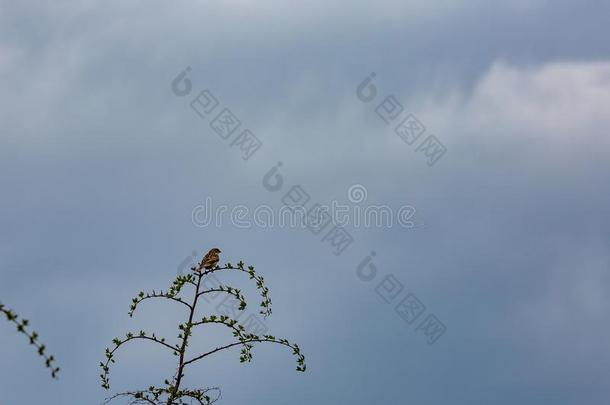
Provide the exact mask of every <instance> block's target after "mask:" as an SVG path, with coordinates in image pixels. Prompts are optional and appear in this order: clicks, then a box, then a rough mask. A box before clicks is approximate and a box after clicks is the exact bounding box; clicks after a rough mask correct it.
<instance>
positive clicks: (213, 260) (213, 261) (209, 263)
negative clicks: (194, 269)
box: [199, 248, 220, 271]
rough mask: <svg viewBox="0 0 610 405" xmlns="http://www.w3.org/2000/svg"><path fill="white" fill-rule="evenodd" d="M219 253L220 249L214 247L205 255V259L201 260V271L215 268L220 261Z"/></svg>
mask: <svg viewBox="0 0 610 405" xmlns="http://www.w3.org/2000/svg"><path fill="white" fill-rule="evenodd" d="M219 253H220V249H218V248H213V249H211V250H210V251H209V252H208V253H207V254H206V255H205V256H203V259H202V260H201V263H200V264H199V271H201V269H208V270H209V269H213V268H214V267H216V265H217V264H218V262H219V261H220V257H219V256H218V254H219Z"/></svg>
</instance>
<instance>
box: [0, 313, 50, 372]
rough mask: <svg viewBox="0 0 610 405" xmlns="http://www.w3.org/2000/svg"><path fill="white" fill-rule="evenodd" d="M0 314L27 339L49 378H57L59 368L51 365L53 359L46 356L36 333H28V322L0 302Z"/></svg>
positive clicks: (44, 348)
mask: <svg viewBox="0 0 610 405" xmlns="http://www.w3.org/2000/svg"><path fill="white" fill-rule="evenodd" d="M0 314H4V316H5V317H6V319H7V320H8V321H9V322H11V323H13V324H15V325H16V326H17V331H18V332H19V333H21V334H23V335H25V336H26V337H27V338H28V340H29V341H30V344H31V345H32V346H34V347H35V348H36V351H37V353H38V355H39V356H41V357H42V358H43V359H44V364H45V367H46V368H48V369H50V370H51V377H52V378H57V373H59V370H60V369H59V367H55V366H54V365H53V364H54V362H55V357H53V355H47V354H46V346H45V345H44V344H42V343H39V341H38V333H36V332H35V331H32V332H31V333H30V332H28V330H27V327H28V326H29V324H30V322H29V321H28V320H27V319H21V320H20V319H19V315H17V314H16V313H15V312H13V311H12V310H10V309H8V308H6V307H5V306H4V305H3V304H2V303H1V302H0Z"/></svg>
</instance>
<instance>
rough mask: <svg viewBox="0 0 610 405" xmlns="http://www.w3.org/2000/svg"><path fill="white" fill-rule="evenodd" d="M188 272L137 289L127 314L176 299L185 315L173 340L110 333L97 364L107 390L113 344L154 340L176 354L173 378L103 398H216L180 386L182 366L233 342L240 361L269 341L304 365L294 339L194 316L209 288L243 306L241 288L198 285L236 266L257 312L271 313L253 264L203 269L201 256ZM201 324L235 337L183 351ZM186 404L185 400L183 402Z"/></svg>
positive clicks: (172, 403)
mask: <svg viewBox="0 0 610 405" xmlns="http://www.w3.org/2000/svg"><path fill="white" fill-rule="evenodd" d="M191 270H192V273H191V274H188V275H184V276H182V275H180V276H178V277H177V278H176V279H175V280H174V282H173V283H172V285H171V287H170V288H169V289H168V290H167V291H163V290H161V291H159V292H157V291H154V290H153V291H152V293H145V292H140V293H139V294H138V295H137V296H136V297H135V298H133V299H132V302H131V305H130V308H129V316H130V317H133V315H134V313H135V311H136V309H137V308H138V307H139V305H140V304H141V303H142V302H144V301H147V300H150V299H167V300H169V301H173V302H177V303H180V304H182V305H184V306H185V307H187V308H188V320H187V321H186V322H183V323H180V324H179V325H178V329H179V334H178V343H176V344H171V343H167V341H166V340H165V339H164V338H159V337H157V336H156V335H155V334H154V333H153V334H148V333H146V332H144V331H140V332H139V333H127V334H126V336H125V337H124V338H115V339H114V340H113V345H114V346H113V347H112V349H110V348H107V349H106V360H105V361H104V362H101V363H100V367H101V369H102V373H101V374H100V378H101V380H102V387H103V388H104V389H107V390H108V389H110V378H109V374H110V366H111V365H112V364H113V363H115V354H116V352H117V351H118V349H119V348H120V347H122V346H124V345H125V344H127V343H129V342H131V341H135V340H144V341H149V342H152V343H154V344H158V345H161V346H163V347H164V348H166V349H168V350H170V351H171V353H172V354H173V355H174V356H176V357H177V358H178V361H177V370H176V372H175V374H174V377H173V378H172V379H171V380H167V379H166V380H165V381H164V384H165V386H163V387H155V386H150V387H148V389H145V390H141V391H130V392H124V393H120V394H116V395H114V396H113V397H111V398H109V399H108V400H107V402H110V401H112V400H113V399H116V398H120V397H129V398H131V399H132V401H133V402H131V403H132V404H156V405H160V404H166V405H177V404H186V403H187V402H185V401H186V400H189V401H191V400H195V401H197V403H199V404H202V405H209V404H211V403H214V402H216V401H217V400H218V399H219V398H220V393H219V392H220V390H219V389H218V388H206V389H186V388H182V385H183V377H184V376H185V371H186V368H187V366H189V365H191V364H193V363H196V362H198V361H200V360H202V359H204V358H206V357H208V356H210V355H212V354H215V353H218V352H220V351H224V350H228V349H231V348H233V347H237V346H240V347H241V352H240V357H239V359H240V362H242V363H244V362H250V361H251V360H252V348H253V347H254V344H256V343H273V344H277V345H281V346H285V347H288V348H290V349H292V352H293V355H294V356H295V357H296V362H297V367H296V370H297V371H301V372H304V371H305V370H306V365H305V356H304V355H303V354H302V353H301V350H300V348H299V346H298V345H297V344H296V343H290V342H289V341H288V340H286V339H279V338H276V337H275V336H273V335H263V336H258V335H255V334H252V333H248V332H247V331H246V328H245V327H244V325H242V324H240V323H239V322H238V321H237V320H235V319H231V318H229V317H227V316H225V315H221V316H217V315H209V316H207V317H203V318H201V319H200V320H195V315H196V312H197V311H196V309H197V304H198V303H199V298H201V297H202V296H204V295H205V294H211V293H224V294H228V295H231V296H233V297H234V298H236V299H237V300H238V301H239V310H244V309H245V308H246V306H247V302H246V298H245V296H244V295H243V294H242V292H241V290H239V289H237V288H233V287H231V286H227V285H219V286H216V287H214V288H209V289H205V288H203V285H202V284H203V279H204V277H206V276H208V275H209V274H212V273H215V272H220V271H227V272H229V271H239V272H243V273H246V274H248V277H249V279H250V280H253V281H254V283H255V285H256V288H257V290H258V292H259V294H260V296H261V302H260V304H259V306H260V313H261V314H262V315H263V316H265V317H267V316H269V315H271V313H272V311H271V299H270V298H269V289H268V288H267V287H266V286H265V281H264V278H263V277H262V276H259V275H257V274H256V271H255V270H254V267H253V266H248V267H247V268H246V267H245V265H244V263H243V262H242V261H240V262H239V263H237V265H236V266H235V267H234V266H233V265H231V263H227V264H226V265H225V266H224V267H219V266H216V267H214V268H209V269H205V268H204V267H203V261H202V262H201V263H200V264H199V266H197V267H193V268H191ZM186 286H188V287H191V293H190V298H188V299H186V298H183V296H182V295H183V290H184V288H185V287H186ZM206 324H220V325H224V326H225V327H227V328H230V329H231V330H232V333H233V337H234V338H235V341H234V342H232V343H229V344H226V345H224V346H220V347H216V348H215V349H213V350H210V351H208V352H205V353H200V354H197V355H194V356H192V357H188V356H187V351H188V350H187V349H188V346H189V341H190V339H191V337H192V334H193V329H194V328H195V327H199V326H203V325H206ZM210 391H218V395H216V396H215V397H212V396H210V395H208V393H209V392H210ZM189 403H190V402H189Z"/></svg>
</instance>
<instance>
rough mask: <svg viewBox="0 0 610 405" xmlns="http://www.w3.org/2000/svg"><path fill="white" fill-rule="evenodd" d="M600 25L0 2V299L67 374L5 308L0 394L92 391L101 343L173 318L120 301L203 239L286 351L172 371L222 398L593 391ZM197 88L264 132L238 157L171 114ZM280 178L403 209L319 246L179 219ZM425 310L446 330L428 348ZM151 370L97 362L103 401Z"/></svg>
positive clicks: (171, 327) (602, 259) (155, 377)
mask: <svg viewBox="0 0 610 405" xmlns="http://www.w3.org/2000/svg"><path fill="white" fill-rule="evenodd" d="M608 16H610V4H609V3H608V2H604V1H590V2H586V3H583V4H581V3H576V2H568V1H552V2H551V1H545V0H518V1H513V2H499V1H478V0H473V1H458V0H453V1H452V0H447V1H442V2H429V3H426V4H424V3H423V2H415V1H402V2H397V1H391V0H384V1H380V2H366V1H360V0H357V1H351V2H339V1H334V2H323V1H318V0H313V1H309V2H301V1H296V2H290V3H289V2H280V1H276V0H274V1H259V2H253V1H249V0H236V1H231V2H218V1H216V2H214V1H179V2H162V1H147V2H144V1H125V2H101V1H83V2H79V3H78V4H76V3H73V2H69V1H63V0H62V1H57V2H53V3H46V2H36V3H35V2H10V1H3V0H0V84H1V88H2V95H0V190H2V193H1V196H2V198H0V208H1V212H2V215H0V225H1V226H0V269H1V270H0V275H1V277H0V300H2V302H3V303H5V304H6V305H8V306H10V307H12V308H14V309H16V310H17V311H18V312H19V313H20V314H22V315H23V316H25V317H26V318H28V319H30V321H31V322H32V324H33V325H35V328H36V330H37V331H38V332H39V333H40V335H41V336H42V337H43V338H44V340H45V342H46V343H47V344H48V346H49V348H50V349H51V350H52V351H53V353H54V354H55V356H56V357H57V359H58V363H59V365H60V366H61V367H62V369H63V370H62V373H61V377H60V379H59V380H58V381H51V379H50V378H49V377H48V375H47V374H48V373H47V371H46V370H45V369H44V368H43V367H41V365H40V364H39V359H38V358H37V357H36V356H35V355H34V354H33V353H32V350H31V348H30V347H28V346H27V344H26V342H24V341H23V339H22V336H19V335H17V334H16V333H15V332H14V331H13V330H12V327H10V325H9V324H8V323H6V322H4V323H0V336H2V342H3V344H2V345H1V347H0V356H1V358H2V364H3V365H4V367H2V369H0V403H2V404H13V403H27V404H30V403H32V404H35V403H42V402H44V403H52V404H83V403H85V404H88V403H92V404H97V403H101V402H102V401H103V399H104V398H105V397H107V396H108V395H109V393H108V392H105V391H104V390H102V389H101V387H100V386H99V385H100V384H99V377H98V374H99V370H98V363H99V361H101V360H102V359H103V353H104V349H105V347H107V346H108V345H109V344H110V342H111V340H112V338H114V337H115V336H118V335H121V334H123V333H125V332H127V331H129V330H140V329H146V330H155V331H158V332H159V334H164V335H165V336H167V337H168V338H170V337H173V336H175V333H176V332H175V326H176V322H175V321H173V319H176V317H177V316H179V315H181V312H180V310H179V309H178V308H174V307H173V306H171V305H168V304H166V305H161V304H159V303H156V304H151V305H150V306H148V307H142V308H141V312H139V313H138V314H137V315H136V316H135V317H134V318H133V319H130V318H129V317H128V316H127V310H128V307H129V303H130V300H131V298H132V296H134V294H135V293H137V292H138V291H140V290H152V289H160V288H167V286H169V285H170V283H171V281H172V279H173V278H174V277H175V276H176V274H177V272H178V271H179V267H180V264H181V263H183V262H185V260H187V259H188V258H189V257H190V255H191V254H192V252H196V254H197V256H199V255H201V254H203V253H204V251H207V250H208V249H209V248H211V247H214V246H218V247H220V248H221V249H222V251H223V253H222V258H223V260H226V261H232V262H237V261H238V260H240V259H243V260H245V261H246V262H249V263H253V264H255V265H256V267H257V269H258V270H259V271H260V272H261V273H262V274H264V275H265V279H266V281H267V284H268V286H269V288H270V289H271V296H272V299H273V302H274V314H273V316H272V317H271V318H269V319H268V320H267V321H266V325H267V327H269V328H270V330H271V331H272V332H273V333H274V334H275V335H277V336H285V337H287V338H289V339H291V340H294V341H297V342H298V343H299V344H300V346H301V347H302V349H303V351H304V353H305V355H306V356H307V360H308V367H309V368H308V371H307V373H305V374H300V373H296V372H295V371H294V364H293V359H292V356H291V353H290V352H287V351H285V350H282V349H281V348H276V347H259V348H256V349H255V352H254V361H253V362H252V364H247V365H242V364H239V352H238V351H237V352H230V353H229V352H228V353H223V354H221V355H219V356H218V357H215V358H214V359H212V360H211V361H209V362H206V363H201V364H199V365H197V366H195V367H194V368H193V369H192V370H191V371H189V373H188V374H187V376H186V380H187V383H188V385H190V386H194V387H199V386H203V387H205V386H220V387H221V388H222V393H223V399H222V401H221V402H220V403H222V404H241V403H249V404H266V405H270V404H286V403H292V404H310V403H312V402H315V403H317V404H348V403H349V404H370V403H376V404H402V403H417V404H430V405H436V404H447V403H451V404H456V405H460V404H489V403H493V404H498V405H504V404H507V405H508V404H511V405H512V404H515V403H520V404H536V405H538V404H554V405H556V404H581V403H587V404H606V403H607V402H608V398H609V397H610V389H609V388H608V384H607V380H608V377H609V376H610V352H609V350H608V348H607V342H608V341H609V340H610V328H609V327H608V314H609V310H610V295H609V293H610V287H609V285H610V283H609V282H610V266H609V265H610V250H609V248H608V241H609V237H610V216H609V215H608V206H609V203H610V194H609V193H608V188H607V180H608V178H609V175H610V163H608V157H609V156H610V154H609V153H610V144H609V143H610V140H609V138H608V128H609V127H610V114H608V105H610V45H609V44H608V41H607V38H608V35H609V34H610V29H609V28H608V27H610V24H609V22H610V20H609V18H608ZM187 66H190V68H191V70H190V72H189V73H188V79H189V80H190V82H191V85H192V89H191V92H190V93H189V94H188V95H186V96H176V95H175V94H174V93H173V92H172V87H171V84H172V81H173V80H174V78H176V76H177V75H179V74H180V73H181V72H182V71H183V70H184V69H185V68H186V67H187ZM371 72H374V73H375V74H376V76H375V78H374V79H373V85H374V86H375V88H376V89H377V96H376V99H375V100H374V101H372V102H370V103H364V102H362V101H361V100H360V99H359V98H358V97H357V94H356V89H357V87H358V85H359V84H360V83H361V82H362V81H363V80H364V79H365V78H366V77H367V76H368V75H369V74H371ZM204 89H208V90H209V91H210V92H211V93H212V94H213V95H214V96H215V97H216V98H217V99H218V101H219V106H221V107H218V108H229V109H230V110H231V111H232V112H233V113H234V114H235V115H236V116H237V117H238V118H239V120H240V121H241V127H240V128H248V129H250V130H251V131H252V133H254V134H255V135H256V136H257V138H258V139H259V140H260V141H261V142H262V147H261V148H260V149H258V150H257V151H256V153H255V154H254V155H252V156H251V157H250V158H249V159H248V160H243V159H242V154H241V151H240V150H239V149H238V148H237V147H236V146H235V145H231V142H232V140H231V139H229V140H228V141H227V140H223V139H222V138H221V137H219V136H218V135H217V134H216V133H215V132H214V130H213V129H212V128H211V127H210V121H211V120H212V119H213V117H206V118H205V119H202V118H200V117H199V116H198V115H197V114H196V113H195V112H194V111H193V109H191V107H190V106H189V103H190V102H191V101H192V100H193V99H194V98H195V97H196V96H197V95H198V94H199V92H200V91H203V90H204ZM388 96H394V97H395V99H396V100H397V101H399V102H400V103H401V105H402V106H403V107H404V112H403V113H402V115H400V118H397V121H395V122H392V124H386V123H384V122H383V121H382V120H381V119H380V118H379V117H378V115H377V114H376V112H375V110H376V107H377V106H378V105H379V104H380V103H381V102H382V101H383V100H384V99H385V98H386V97H388ZM217 111H219V110H216V111H215V113H216V112H217ZM408 113H411V114H414V115H415V116H416V117H417V119H418V120H419V121H420V122H421V123H422V124H423V125H424V126H425V128H426V132H425V133H424V135H423V137H427V136H428V135H430V134H433V135H435V136H436V137H437V139H438V140H440V141H441V142H442V144H443V145H444V146H445V147H446V149H447V152H446V153H445V154H444V155H443V156H442V158H441V159H440V160H438V161H437V162H436V163H435V164H434V165H433V166H429V165H428V164H427V160H426V156H425V155H424V154H423V153H422V152H421V151H417V150H416V149H417V145H418V144H419V142H417V143H415V144H414V145H408V144H407V143H405V142H404V141H403V140H402V139H401V138H400V137H399V136H397V135H396V133H395V132H394V128H395V125H396V124H397V123H398V121H400V119H402V118H403V117H405V116H406V115H407V114H408ZM240 130H241V129H240ZM421 139H424V138H421ZM421 139H420V141H421ZM278 162H282V166H281V167H280V170H279V172H278V173H279V174H280V175H281V176H282V178H283V179H284V184H283V188H282V189H281V190H279V191H276V192H275V191H269V190H268V189H267V188H265V187H264V185H263V178H264V176H265V174H266V173H268V172H269V170H270V169H271V168H272V167H274V166H275V165H276V164H277V163H278ZM295 185H300V186H301V187H302V188H303V189H304V190H306V192H307V193H308V194H309V195H310V196H311V201H310V203H313V202H320V203H329V202H330V201H332V200H335V201H339V202H341V203H343V204H348V205H350V206H353V205H354V204H353V203H350V201H349V199H348V194H347V193H348V190H349V188H350V187H351V186H352V185H360V186H362V187H364V188H365V189H366V191H367V198H366V201H364V202H362V204H368V205H387V206H389V207H392V208H393V209H398V208H399V207H401V206H404V205H410V206H413V207H415V208H416V214H415V224H416V225H415V226H414V227H413V228H406V227H402V226H393V227H383V228H364V227H354V226H347V227H346V230H347V231H348V232H349V233H350V235H351V236H352V238H353V242H352V243H351V244H350V245H349V246H348V247H347V248H346V249H345V250H344V251H343V252H342V253H341V254H340V255H334V254H333V253H332V247H331V246H330V245H329V244H328V243H324V242H322V241H321V239H322V234H321V235H318V236H316V235H313V234H312V233H311V232H309V231H308V230H303V229H285V228H284V229H282V228H278V227H274V228H260V227H250V228H240V227H237V226H234V225H232V224H230V223H226V222H225V223H224V224H223V225H222V226H220V227H216V226H208V227H199V226H196V225H195V224H194V223H193V221H192V214H193V210H194V209H195V207H197V206H198V205H201V204H203V203H204V202H205V200H206V198H212V199H213V201H214V203H215V204H226V205H228V206H230V207H234V206H237V205H244V206H247V207H250V208H251V209H254V207H257V206H261V205H268V206H270V207H272V208H274V209H279V207H281V205H282V196H283V195H284V194H286V192H288V190H289V189H290V188H291V187H292V186H295ZM371 251H375V253H376V255H375V256H374V257H373V258H372V261H371V262H370V263H371V264H372V265H373V266H375V269H376V270H377V273H376V275H375V277H374V279H373V280H371V281H363V280H361V279H360V278H359V277H358V274H357V269H358V265H359V264H360V263H361V262H362V261H363V260H364V259H365V258H366V257H367V256H368V255H369V254H370V252H371ZM187 261H188V260H187ZM390 276H391V277H392V278H390V279H388V277H390ZM388 280H393V282H394V284H392V281H388ZM231 282H234V283H235V284H236V285H241V286H244V287H245V286H247V285H248V283H247V280H245V279H241V280H240V279H239V278H235V279H231ZM388 283H390V284H388ZM380 285H381V287H380ZM388 285H393V286H394V287H395V288H397V290H393V291H395V292H396V291H398V293H397V294H396V296H395V297H393V298H391V299H390V298H388V297H387V296H386V298H387V299H388V300H389V301H390V302H389V303H388V302H386V301H385V300H384V299H383V298H382V297H381V296H380V295H379V294H378V292H379V291H381V290H382V289H383V286H388ZM396 286H398V287H396ZM400 286H402V287H400ZM244 289H245V291H246V292H247V293H248V294H249V295H248V296H249V297H250V301H251V303H252V304H253V303H255V302H256V296H255V295H253V292H254V291H252V290H251V289H248V288H247V287H245V288H244ZM408 294H413V295H414V296H416V297H417V298H418V299H419V300H420V302H421V303H422V304H423V305H425V312H423V313H422V314H421V315H420V317H419V318H418V319H416V320H415V321H413V323H411V324H409V323H407V322H405V321H404V320H403V319H402V318H401V317H400V316H399V315H398V314H397V313H396V311H395V308H396V305H398V303H399V302H400V301H401V300H402V299H403V298H404V297H406V296H408ZM390 295H392V294H390ZM206 310H208V311H214V306H213V305H212V304H210V306H209V308H206V309H205V310H204V312H205V311H206ZM428 315H434V316H435V317H436V318H437V319H438V320H440V321H441V322H442V323H443V324H444V326H445V327H446V331H445V333H444V334H443V335H442V336H440V338H438V340H436V341H435V342H434V344H428V342H427V339H426V336H425V334H424V333H422V331H421V330H418V325H419V324H420V323H421V322H422V321H423V320H424V319H425V318H426V317H427V316H428ZM196 338H197V342H196V343H195V346H194V349H197V348H201V349H204V348H206V347H210V346H211V347H215V345H218V344H219V343H221V342H224V341H226V340H227V339H229V338H230V336H228V335H225V334H223V333H222V332H220V331H215V330H214V331H204V330H202V331H201V332H200V334H198V335H197V337H196ZM172 361H173V359H172V358H168V357H165V356H164V355H163V353H161V352H159V351H157V350H156V349H155V348H153V347H150V346H147V345H141V346H138V345H134V346H132V347H130V348H129V349H127V350H125V351H122V352H120V353H119V355H118V364H117V365H116V366H115V367H114V369H113V374H112V375H111V378H112V383H113V385H112V391H111V392H119V391H123V390H127V389H136V388H140V387H144V386H147V385H149V384H155V383H156V384H158V383H160V382H162V381H163V379H165V378H167V377H170V376H171V374H172V372H173V365H172ZM33 388H34V389H33ZM119 403H120V402H119Z"/></svg>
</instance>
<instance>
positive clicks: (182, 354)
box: [167, 273, 203, 405]
mask: <svg viewBox="0 0 610 405" xmlns="http://www.w3.org/2000/svg"><path fill="white" fill-rule="evenodd" d="M202 277H203V274H202V273H198V279H197V287H196V289H195V298H194V299H193V304H192V305H191V311H190V314H189V320H188V322H187V324H186V327H185V328H184V330H183V331H182V333H183V336H182V347H181V348H180V362H179V363H178V373H177V374H176V377H175V382H176V383H175V384H174V389H173V392H172V393H171V394H170V396H169V398H168V400H167V405H173V402H174V399H176V395H177V394H178V391H179V390H180V383H181V382H182V376H183V372H184V367H185V365H186V364H185V363H184V357H185V354H186V347H187V346H188V338H189V335H190V333H191V327H192V323H193V317H194V316H195V308H197V301H198V300H199V289H200V287H201V279H202Z"/></svg>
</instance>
